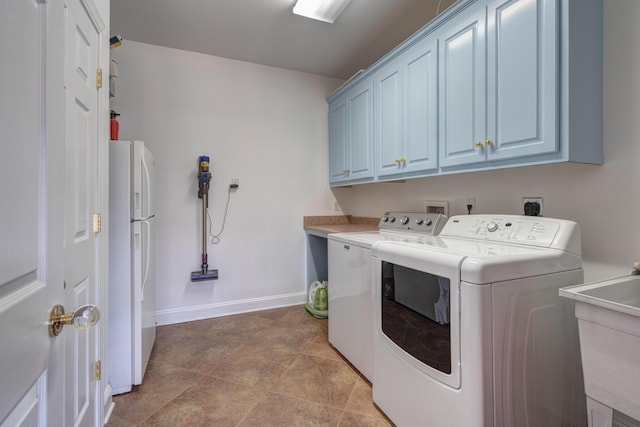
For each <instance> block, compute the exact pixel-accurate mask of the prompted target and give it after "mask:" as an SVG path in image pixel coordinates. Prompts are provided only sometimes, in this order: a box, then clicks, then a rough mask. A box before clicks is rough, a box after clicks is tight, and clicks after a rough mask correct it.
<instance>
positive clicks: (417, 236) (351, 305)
mask: <svg viewBox="0 0 640 427" xmlns="http://www.w3.org/2000/svg"><path fill="white" fill-rule="evenodd" d="M445 222H446V217H445V216H443V215H438V214H425V213H416V212H385V214H384V215H383V216H382V218H381V219H380V224H379V231H378V232H357V233H335V234H329V236H328V267H329V342H330V343H331V344H332V345H333V346H334V347H335V348H336V349H337V350H338V351H340V353H342V355H343V356H345V357H346V358H347V360H349V362H351V364H352V365H353V366H355V367H356V369H358V370H359V371H360V372H361V373H362V374H363V375H364V376H365V377H367V378H368V379H369V381H371V380H372V378H373V348H372V343H373V303H372V301H373V296H372V295H373V293H372V286H371V245H372V244H373V243H374V242H377V241H407V242H409V241H412V242H415V243H420V242H424V240H425V239H428V238H429V236H433V235H434V234H437V233H438V232H439V231H440V229H442V227H443V226H444V224H445Z"/></svg>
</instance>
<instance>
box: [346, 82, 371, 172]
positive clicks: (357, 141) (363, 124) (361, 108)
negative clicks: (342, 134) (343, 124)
mask: <svg viewBox="0 0 640 427" xmlns="http://www.w3.org/2000/svg"><path fill="white" fill-rule="evenodd" d="M372 84H373V82H367V83H365V84H363V85H362V86H358V87H357V88H356V89H354V91H353V95H351V96H350V97H349V100H348V101H347V104H348V108H349V114H348V117H349V126H348V144H347V145H346V146H347V165H348V166H347V170H348V172H347V174H348V175H349V180H356V179H364V178H371V177H373V109H372V102H373V100H372V96H371V93H372Z"/></svg>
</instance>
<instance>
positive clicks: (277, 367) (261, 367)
mask: <svg viewBox="0 0 640 427" xmlns="http://www.w3.org/2000/svg"><path fill="white" fill-rule="evenodd" d="M254 349H255V347H252V346H245V347H241V348H240V349H239V350H238V351H236V352H234V353H231V354H228V355H225V356H222V357H220V358H219V359H218V360H216V361H214V362H212V364H211V368H210V370H209V371H208V372H207V373H208V374H209V375H211V376H214V377H217V378H222V379H226V380H229V381H233V382H235V383H238V384H243V385H247V386H251V387H258V388H266V387H268V386H270V385H271V384H273V383H274V382H275V381H277V380H278V379H279V378H280V377H281V376H282V374H283V373H284V372H285V371H286V370H287V369H288V368H289V366H291V364H292V363H293V361H294V360H295V359H296V357H297V355H296V353H291V352H283V351H275V350H274V351H269V352H262V351H254Z"/></svg>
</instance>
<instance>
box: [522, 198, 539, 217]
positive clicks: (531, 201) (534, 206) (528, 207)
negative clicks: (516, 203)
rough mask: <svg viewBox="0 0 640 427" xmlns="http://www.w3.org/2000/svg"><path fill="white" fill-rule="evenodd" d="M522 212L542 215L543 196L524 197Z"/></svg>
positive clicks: (528, 214) (530, 214)
mask: <svg viewBox="0 0 640 427" xmlns="http://www.w3.org/2000/svg"><path fill="white" fill-rule="evenodd" d="M522 213H523V214H524V215H526V216H542V197H523V198H522Z"/></svg>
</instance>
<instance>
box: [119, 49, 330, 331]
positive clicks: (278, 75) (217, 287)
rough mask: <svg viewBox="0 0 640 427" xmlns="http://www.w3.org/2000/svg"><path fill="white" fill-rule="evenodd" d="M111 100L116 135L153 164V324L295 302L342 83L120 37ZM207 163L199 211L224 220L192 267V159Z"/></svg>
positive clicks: (324, 190)
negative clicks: (330, 99)
mask: <svg viewBox="0 0 640 427" xmlns="http://www.w3.org/2000/svg"><path fill="white" fill-rule="evenodd" d="M112 58H113V59H115V60H116V61H117V62H118V65H119V69H120V77H119V78H118V79H117V80H116V97H115V98H113V99H112V105H111V106H112V108H113V109H115V110H116V111H117V112H119V113H121V114H122V116H120V118H119V121H120V135H119V139H122V140H129V139H141V140H144V141H145V142H146V143H147V145H148V146H149V148H150V150H151V151H152V153H153V154H154V156H155V158H156V163H157V177H158V179H157V185H158V208H157V268H156V277H157V309H158V322H159V324H166V323H174V322H180V321H186V320H193V319H197V318H205V317H213V316H218V315H222V314H227V313H232V312H239V311H245V310H254V309H261V308H269V307H275V306H279V305H286V304H293V303H302V302H303V301H304V292H305V283H304V282H305V274H304V249H305V245H304V232H303V226H302V217H303V216H304V215H330V214H335V212H333V206H334V203H333V202H334V200H335V199H334V197H333V195H332V193H331V191H330V190H329V188H328V186H327V182H328V158H327V139H328V136H327V135H328V123H327V116H328V114H327V104H326V102H325V98H326V97H327V96H328V95H329V94H330V93H331V91H332V90H333V89H334V88H336V87H337V86H339V85H340V84H341V81H339V80H335V79H329V78H325V77H321V76H317V75H311V74H305V73H300V72H294V71H288V70H282V69H277V68H273V67H266V66H260V65H255V64H250V63H246V62H240V61H233V60H228V59H224V58H218V57H212V56H207V55H201V54H196V53H192V52H186V51H180V50H175V49H167V48H163V47H158V46H152V45H147V44H142V43H135V42H131V41H125V42H124V43H123V45H122V46H121V47H119V48H117V49H115V50H113V51H112ZM199 155H209V156H210V157H211V161H212V171H213V181H212V183H211V191H210V203H209V210H210V212H211V215H212V218H213V230H214V231H218V230H220V227H221V226H222V218H223V214H224V208H225V203H226V200H227V195H228V188H229V184H230V183H231V179H232V178H238V179H239V180H240V188H239V189H238V190H237V191H236V192H233V193H232V194H231V200H230V205H229V210H228V215H227V221H226V227H225V229H224V233H223V234H222V236H221V242H220V243H219V244H217V245H214V244H209V266H210V268H217V269H218V270H219V279H218V280H216V281H206V282H196V283H191V282H190V273H191V271H195V270H198V269H199V268H200V253H201V232H200V230H201V216H200V212H201V201H200V199H198V198H197V179H196V175H197V172H198V169H197V167H198V156H199Z"/></svg>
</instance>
